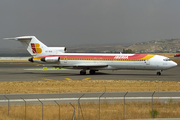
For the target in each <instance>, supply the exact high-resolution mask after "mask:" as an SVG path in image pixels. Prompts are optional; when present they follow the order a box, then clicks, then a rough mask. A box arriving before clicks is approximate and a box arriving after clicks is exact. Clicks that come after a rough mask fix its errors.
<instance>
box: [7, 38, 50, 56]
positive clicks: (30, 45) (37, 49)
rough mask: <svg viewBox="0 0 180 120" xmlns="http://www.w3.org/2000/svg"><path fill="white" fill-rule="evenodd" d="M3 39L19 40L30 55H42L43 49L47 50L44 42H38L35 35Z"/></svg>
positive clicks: (43, 53)
mask: <svg viewBox="0 0 180 120" xmlns="http://www.w3.org/2000/svg"><path fill="white" fill-rule="evenodd" d="M4 39H9V40H17V41H20V42H21V43H22V44H23V45H24V46H25V47H26V48H27V51H28V52H29V53H30V54H31V55H32V56H43V55H45V50H47V48H48V47H47V46H46V45H45V44H43V43H42V42H40V41H39V40H38V39H37V38H36V37H35V36H21V37H15V38H4Z"/></svg>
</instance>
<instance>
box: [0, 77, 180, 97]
mask: <svg viewBox="0 0 180 120" xmlns="http://www.w3.org/2000/svg"><path fill="white" fill-rule="evenodd" d="M105 87H106V92H120V91H180V82H178V81H140V80H139V81H134V80H127V81H126V80H61V81H58V80H57V81H55V80H51V79H43V80H41V81H14V82H0V94H4V93H6V94H17V93H59V89H60V92H61V93H71V92H102V91H103V90H104V88H105Z"/></svg>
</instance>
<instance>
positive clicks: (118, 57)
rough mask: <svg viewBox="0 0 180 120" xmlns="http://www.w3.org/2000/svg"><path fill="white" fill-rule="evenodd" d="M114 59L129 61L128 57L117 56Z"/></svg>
mask: <svg viewBox="0 0 180 120" xmlns="http://www.w3.org/2000/svg"><path fill="white" fill-rule="evenodd" d="M114 59H128V56H127V55H117V56H115V57H114Z"/></svg>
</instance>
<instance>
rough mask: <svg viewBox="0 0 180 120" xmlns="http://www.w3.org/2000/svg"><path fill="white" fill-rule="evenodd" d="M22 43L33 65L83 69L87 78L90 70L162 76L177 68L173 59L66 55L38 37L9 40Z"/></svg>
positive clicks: (84, 54) (129, 55) (63, 49)
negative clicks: (141, 72) (147, 71)
mask: <svg viewBox="0 0 180 120" xmlns="http://www.w3.org/2000/svg"><path fill="white" fill-rule="evenodd" d="M5 39H12V40H17V41H20V42H21V43H22V44H23V45H24V46H25V47H26V48H27V50H28V52H29V53H30V54H31V55H32V58H29V61H30V62H37V63H40V64H46V65H48V66H52V67H56V68H69V69H81V71H80V74H81V75H85V74H86V71H87V70H89V73H90V74H95V72H96V71H98V70H123V69H126V70H155V71H156V72H157V75H161V72H162V71H163V70H167V69H170V68H173V67H175V66H177V64H176V63H175V62H173V61H171V60H170V59H169V58H167V57H164V56H160V55H151V54H92V53H89V54H87V53H66V48H65V47H47V46H46V45H45V44H43V43H42V42H40V41H39V40H38V39H37V38H36V37H35V36H21V37H15V38H5Z"/></svg>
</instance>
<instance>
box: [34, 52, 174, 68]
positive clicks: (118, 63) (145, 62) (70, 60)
mask: <svg viewBox="0 0 180 120" xmlns="http://www.w3.org/2000/svg"><path fill="white" fill-rule="evenodd" d="M134 55H136V54H76V53H64V54H60V55H50V56H48V57H56V56H59V57H60V61H59V62H56V63H46V62H42V61H39V60H38V61H36V62H39V63H41V64H46V65H48V66H55V67H62V68H63V67H65V68H71V69H87V70H88V69H90V70H119V69H132V70H166V69H170V68H172V67H175V66H177V64H176V63H175V62H173V61H171V60H170V59H169V58H167V57H164V56H160V55H153V56H151V58H149V59H148V58H147V59H143V58H134V59H131V58H130V57H131V56H134ZM147 55H148V54H147ZM71 56H73V57H71ZM77 56H78V57H77ZM82 56H86V57H85V58H84V59H82V58H83V57H82ZM96 56H97V57H96ZM102 56H103V57H106V56H108V57H113V59H104V58H103V57H102ZM117 56H118V57H117ZM119 56H120V57H119ZM122 56H125V57H122ZM42 57H47V56H42ZM42 57H41V58H42ZM92 57H94V58H92ZM126 57H127V58H126ZM102 64H103V65H107V66H104V67H103V66H101V65H102ZM96 65H97V67H96ZM98 65H100V66H98Z"/></svg>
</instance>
